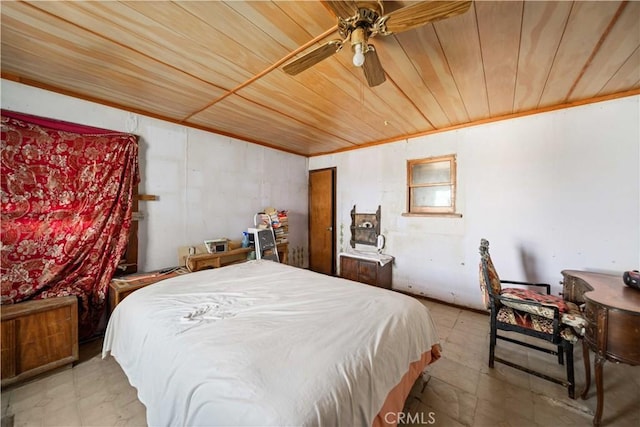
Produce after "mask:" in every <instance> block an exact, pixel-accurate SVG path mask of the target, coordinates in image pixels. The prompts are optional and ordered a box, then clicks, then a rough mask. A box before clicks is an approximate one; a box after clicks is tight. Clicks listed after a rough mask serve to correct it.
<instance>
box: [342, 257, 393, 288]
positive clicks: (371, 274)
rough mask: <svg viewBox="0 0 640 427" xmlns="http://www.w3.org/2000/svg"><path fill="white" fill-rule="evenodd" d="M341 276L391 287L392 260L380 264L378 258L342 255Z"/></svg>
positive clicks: (369, 283) (381, 286)
mask: <svg viewBox="0 0 640 427" xmlns="http://www.w3.org/2000/svg"><path fill="white" fill-rule="evenodd" d="M340 277H343V278H345V279H349V280H354V281H356V282H361V283H366V284H368V285H373V286H378V287H380V288H385V289H391V262H387V263H386V264H384V265H380V263H379V262H378V261H376V260H368V259H362V258H355V257H350V256H345V255H340Z"/></svg>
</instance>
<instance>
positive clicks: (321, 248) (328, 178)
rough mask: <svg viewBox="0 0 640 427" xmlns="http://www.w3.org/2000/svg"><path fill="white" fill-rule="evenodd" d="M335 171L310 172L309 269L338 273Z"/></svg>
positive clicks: (332, 169) (325, 272) (333, 169)
mask: <svg viewBox="0 0 640 427" xmlns="http://www.w3.org/2000/svg"><path fill="white" fill-rule="evenodd" d="M335 201H336V168H329V169H318V170H312V171H309V269H310V270H312V271H316V272H318V273H324V274H330V275H335V273H336V206H335Z"/></svg>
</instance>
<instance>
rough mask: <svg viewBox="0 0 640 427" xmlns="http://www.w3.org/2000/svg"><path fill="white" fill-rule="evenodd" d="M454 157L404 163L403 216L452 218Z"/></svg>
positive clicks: (453, 206)
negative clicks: (405, 213)
mask: <svg viewBox="0 0 640 427" xmlns="http://www.w3.org/2000/svg"><path fill="white" fill-rule="evenodd" d="M455 210H456V156H455V154H451V155H447V156H440V157H429V158H426V159H416V160H409V161H407V212H408V213H409V214H455Z"/></svg>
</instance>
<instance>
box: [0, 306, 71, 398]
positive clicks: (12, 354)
mask: <svg viewBox="0 0 640 427" xmlns="http://www.w3.org/2000/svg"><path fill="white" fill-rule="evenodd" d="M1 334H2V387H5V386H8V385H11V384H13V383H16V382H19V381H22V380H25V379H27V378H31V377H33V376H35V375H38V374H41V373H43V372H46V371H49V370H52V369H55V368H59V367H61V366H65V365H71V364H72V363H73V362H75V361H77V360H78V298H77V297H75V296H67V297H56V298H47V299H41V300H32V301H25V302H20V303H17V304H12V305H3V306H2V330H1Z"/></svg>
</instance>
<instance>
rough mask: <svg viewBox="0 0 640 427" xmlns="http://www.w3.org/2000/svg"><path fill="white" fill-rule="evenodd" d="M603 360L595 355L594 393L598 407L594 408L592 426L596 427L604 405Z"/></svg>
mask: <svg viewBox="0 0 640 427" xmlns="http://www.w3.org/2000/svg"><path fill="white" fill-rule="evenodd" d="M604 361H605V358H604V357H602V356H600V355H599V354H597V355H596V363H595V369H594V370H595V371H596V392H597V394H598V406H597V407H596V414H595V415H594V416H593V425H594V426H595V427H598V426H599V425H600V420H601V419H602V406H603V403H604V389H603V388H602V365H604Z"/></svg>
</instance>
